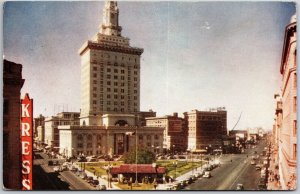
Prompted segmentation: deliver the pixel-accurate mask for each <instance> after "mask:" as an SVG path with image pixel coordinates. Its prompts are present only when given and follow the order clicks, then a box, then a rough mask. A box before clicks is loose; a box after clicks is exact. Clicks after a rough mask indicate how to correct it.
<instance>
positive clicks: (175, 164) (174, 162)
mask: <svg viewBox="0 0 300 194" xmlns="http://www.w3.org/2000/svg"><path fill="white" fill-rule="evenodd" d="M177 164H178V163H177V160H175V161H173V166H174V167H175V175H174V180H176V168H177Z"/></svg>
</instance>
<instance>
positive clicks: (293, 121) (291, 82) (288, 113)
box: [279, 15, 297, 189]
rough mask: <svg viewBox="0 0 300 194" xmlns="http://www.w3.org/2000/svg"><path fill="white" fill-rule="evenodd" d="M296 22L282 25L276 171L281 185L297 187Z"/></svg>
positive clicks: (293, 19) (287, 187) (284, 187)
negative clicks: (277, 162) (280, 108)
mask: <svg viewBox="0 0 300 194" xmlns="http://www.w3.org/2000/svg"><path fill="white" fill-rule="evenodd" d="M296 43H297V22H296V15H294V16H293V17H292V18H291V22H290V24H289V25H287V27H286V29H285V36H284V44H283V50H282V61H281V66H280V73H281V75H282V85H281V96H282V128H281V130H280V139H279V172H280V181H281V186H282V189H295V188H296V172H297V169H296V167H297V165H296V164H297V157H296V156H297V114H296V113H297V72H296V68H297V60H296V56H297V47H296Z"/></svg>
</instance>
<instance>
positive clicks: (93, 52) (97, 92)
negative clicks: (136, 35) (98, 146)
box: [79, 1, 143, 125]
mask: <svg viewBox="0 0 300 194" xmlns="http://www.w3.org/2000/svg"><path fill="white" fill-rule="evenodd" d="M121 30H122V27H121V26H119V9H118V6H117V2H114V1H107V2H105V6H104V9H103V23H102V25H100V31H99V32H98V33H97V34H96V35H95V36H94V37H93V38H92V40H89V41H87V42H85V43H84V44H83V46H82V47H81V48H80V50H79V54H80V56H81V115H80V117H81V124H86V125H103V123H102V122H101V121H102V119H101V118H102V116H103V115H104V114H132V115H135V116H136V117H137V114H138V113H139V111H140V59H141V54H142V53H143V49H141V48H136V47H131V46H130V42H129V38H126V37H123V36H121ZM136 122H137V118H136Z"/></svg>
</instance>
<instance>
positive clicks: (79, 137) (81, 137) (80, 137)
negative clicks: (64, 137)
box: [77, 134, 102, 141]
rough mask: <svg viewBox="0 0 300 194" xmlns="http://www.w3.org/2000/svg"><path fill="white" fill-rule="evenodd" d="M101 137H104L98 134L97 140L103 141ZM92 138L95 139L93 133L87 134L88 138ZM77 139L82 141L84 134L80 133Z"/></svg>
mask: <svg viewBox="0 0 300 194" xmlns="http://www.w3.org/2000/svg"><path fill="white" fill-rule="evenodd" d="M101 138H102V136H101V135H97V136H96V139H97V141H101ZM92 139H93V136H92V135H91V134H89V135H88V136H87V140H92ZM77 140H78V141H82V140H83V136H82V135H81V134H80V135H78V136H77Z"/></svg>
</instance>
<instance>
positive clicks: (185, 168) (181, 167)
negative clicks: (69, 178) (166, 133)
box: [77, 160, 202, 190]
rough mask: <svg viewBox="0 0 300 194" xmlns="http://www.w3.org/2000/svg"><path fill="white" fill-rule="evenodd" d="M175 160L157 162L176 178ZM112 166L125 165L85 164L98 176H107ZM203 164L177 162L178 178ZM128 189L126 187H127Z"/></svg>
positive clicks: (118, 163)
mask: <svg viewBox="0 0 300 194" xmlns="http://www.w3.org/2000/svg"><path fill="white" fill-rule="evenodd" d="M174 161H175V160H158V161H156V164H157V165H158V166H162V167H165V168H166V169H167V175H168V176H172V177H175V166H174V165H173V162H174ZM109 164H110V165H112V166H119V165H121V164H123V162H122V161H113V162H110V163H109V162H104V161H103V162H92V163H89V162H86V163H85V169H86V170H88V171H90V172H96V175H99V176H103V175H107V173H106V170H105V166H107V165H109ZM201 164H202V163H201V162H191V161H177V167H176V177H178V176H180V175H182V174H185V173H187V172H189V171H191V170H192V169H196V168H198V167H200V166H201ZM77 165H78V166H80V162H78V163H77ZM125 187H126V185H125ZM139 189H140V188H137V189H136V190H139Z"/></svg>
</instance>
